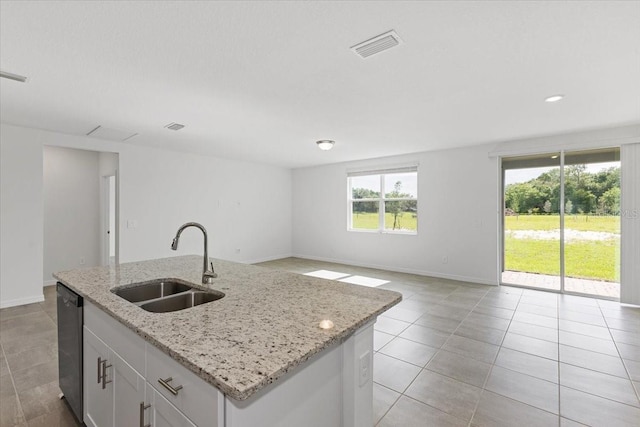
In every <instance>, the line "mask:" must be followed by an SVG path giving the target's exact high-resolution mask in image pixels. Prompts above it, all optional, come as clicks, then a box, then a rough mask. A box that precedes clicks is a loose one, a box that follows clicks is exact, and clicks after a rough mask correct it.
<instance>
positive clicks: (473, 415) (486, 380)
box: [467, 292, 523, 427]
mask: <svg viewBox="0 0 640 427" xmlns="http://www.w3.org/2000/svg"><path fill="white" fill-rule="evenodd" d="M487 293H488V292H487ZM522 295H523V292H521V293H520V295H519V298H518V302H517V303H516V306H515V308H514V309H513V315H512V316H511V319H509V325H507V329H506V330H505V332H504V335H503V336H502V340H501V341H500V345H499V347H498V352H497V353H496V356H495V357H494V359H493V363H491V366H490V367H489V372H488V373H487V376H486V377H485V379H484V382H483V383H482V387H480V397H479V398H478V401H477V402H476V404H475V406H474V408H473V412H472V414H471V419H470V420H469V424H467V426H468V427H471V422H472V421H473V418H474V417H475V416H476V412H477V410H478V406H480V400H481V399H482V395H483V394H484V392H485V391H487V392H490V393H492V392H491V391H490V390H487V389H486V386H487V383H488V382H489V377H490V376H491V373H492V372H493V367H494V366H495V363H496V360H498V356H499V355H500V351H501V350H502V344H503V343H504V340H505V338H506V337H507V333H508V332H509V327H511V322H513V318H514V317H515V315H516V312H517V311H518V306H519V305H520V301H521V300H522ZM485 297H486V295H485ZM482 299H484V297H483V298H482ZM481 301H482V300H481ZM479 303H480V302H478V304H479ZM500 396H502V395H500ZM504 397H506V398H507V399H511V398H510V397H507V396H504ZM511 400H514V399H511Z"/></svg>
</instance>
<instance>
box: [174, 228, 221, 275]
mask: <svg viewBox="0 0 640 427" xmlns="http://www.w3.org/2000/svg"><path fill="white" fill-rule="evenodd" d="M188 227H196V228H199V229H200V231H202V234H204V265H203V267H202V283H204V284H205V285H210V284H212V283H213V279H215V278H216V277H218V275H217V274H216V273H215V272H214V271H213V262H211V263H210V262H209V250H208V247H209V246H208V244H207V230H206V229H205V228H204V227H203V226H202V224H198V223H197V222H187V223H186V224H183V225H182V226H181V227H180V228H178V232H177V233H176V237H174V238H173V242H172V243H171V249H173V250H174V251H175V250H177V249H178V241H179V240H180V234H182V232H183V231H184V229H185V228H188ZM209 265H211V270H209Z"/></svg>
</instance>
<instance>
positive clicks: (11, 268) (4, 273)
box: [0, 125, 43, 307]
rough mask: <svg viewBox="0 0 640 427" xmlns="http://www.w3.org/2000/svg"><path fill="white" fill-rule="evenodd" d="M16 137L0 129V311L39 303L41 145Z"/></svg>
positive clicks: (40, 269) (10, 130)
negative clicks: (9, 307) (12, 306)
mask: <svg viewBox="0 0 640 427" xmlns="http://www.w3.org/2000/svg"><path fill="white" fill-rule="evenodd" d="M16 137H17V132H16V129H15V128H9V127H5V126H2V125H0V307H5V306H10V305H21V304H28V303H31V302H37V301H42V300H43V296H42V270H43V267H42V245H43V243H42V227H43V222H42V218H43V212H42V145H40V144H39V143H38V140H37V138H34V141H33V142H32V143H25V144H20V141H19V140H16ZM9 141H15V142H14V143H10V142H9Z"/></svg>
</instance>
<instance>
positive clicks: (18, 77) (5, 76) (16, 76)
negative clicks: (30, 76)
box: [0, 70, 27, 83]
mask: <svg viewBox="0 0 640 427" xmlns="http://www.w3.org/2000/svg"><path fill="white" fill-rule="evenodd" d="M0 77H2V78H3V79H9V80H15V81H17V82H20V83H24V82H26V81H27V78H26V77H25V76H21V75H19V74H13V73H10V72H8V71H2V70H0Z"/></svg>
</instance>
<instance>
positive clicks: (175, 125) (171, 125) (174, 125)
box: [165, 123, 184, 130]
mask: <svg viewBox="0 0 640 427" xmlns="http://www.w3.org/2000/svg"><path fill="white" fill-rule="evenodd" d="M165 127H166V128H167V129H171V130H180V129H182V128H183V127H184V125H181V124H180V123H169V124H168V125H166V126H165Z"/></svg>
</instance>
